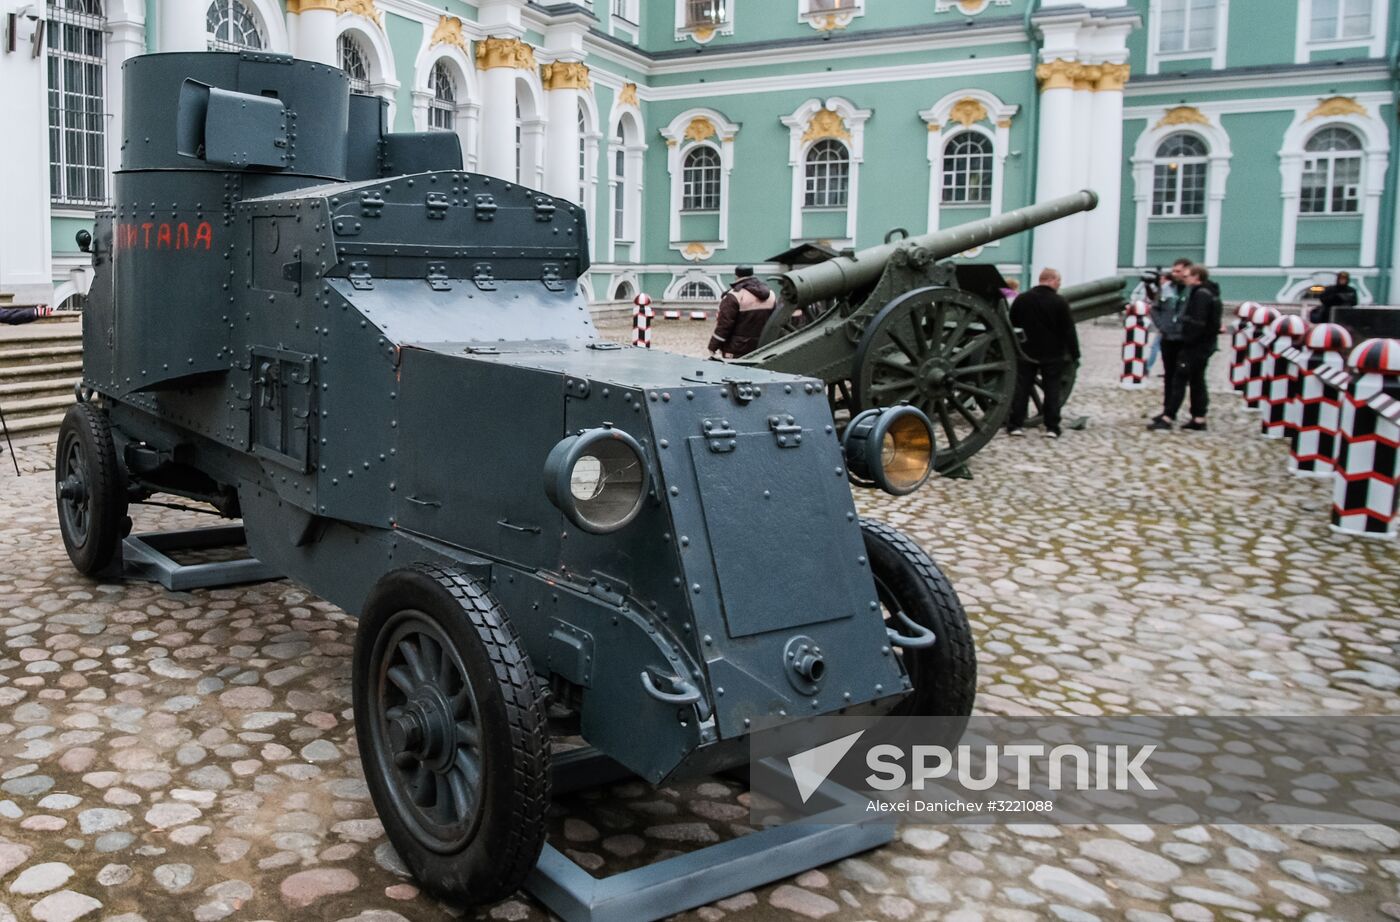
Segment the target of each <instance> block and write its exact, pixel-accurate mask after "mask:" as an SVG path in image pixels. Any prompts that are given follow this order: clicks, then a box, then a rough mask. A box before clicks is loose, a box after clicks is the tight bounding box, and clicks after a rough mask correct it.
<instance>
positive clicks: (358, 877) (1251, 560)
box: [0, 321, 1400, 922]
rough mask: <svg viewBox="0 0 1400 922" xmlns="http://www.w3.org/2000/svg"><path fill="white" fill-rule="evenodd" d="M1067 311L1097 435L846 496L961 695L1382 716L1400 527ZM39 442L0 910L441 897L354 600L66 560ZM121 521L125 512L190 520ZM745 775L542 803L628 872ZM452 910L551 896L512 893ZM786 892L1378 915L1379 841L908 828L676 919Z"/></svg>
mask: <svg viewBox="0 0 1400 922" xmlns="http://www.w3.org/2000/svg"><path fill="white" fill-rule="evenodd" d="M624 326H625V325H624V324H622V323H610V324H608V325H607V326H606V329H607V332H608V333H609V334H610V335H614V336H617V337H619V338H621V337H623V336H624V335H625V330H624ZM707 333H708V330H707V329H705V328H704V325H703V324H699V323H689V322H687V321H671V322H663V323H661V324H659V325H658V326H657V328H656V331H655V341H656V342H657V344H658V346H670V347H674V348H678V349H680V350H688V351H691V352H695V351H697V350H698V349H699V348H700V347H701V346H702V345H703V339H704V337H705V335H707ZM1082 333H1083V335H1084V339H1085V343H1086V354H1087V355H1088V357H1089V366H1088V367H1087V368H1086V369H1085V371H1084V372H1083V374H1082V375H1081V383H1080V386H1079V388H1078V389H1077V390H1076V392H1075V395H1074V399H1073V401H1072V403H1071V406H1070V411H1071V412H1070V414H1069V415H1070V416H1075V415H1079V414H1084V415H1087V416H1088V417H1089V425H1088V427H1087V428H1086V429H1084V430H1083V431H1071V432H1068V433H1067V434H1066V437H1065V438H1064V439H1062V440H1061V441H1060V442H1059V443H1052V442H1049V441H1046V440H1042V439H1040V438H1038V437H1035V436H1034V435H1033V436H1031V437H1029V438H1026V439H1021V440H1011V439H1005V438H999V439H996V440H994V441H993V442H992V443H991V445H990V446H989V447H988V448H987V449H986V450H985V451H984V452H982V453H981V454H980V455H978V456H977V458H976V459H974V461H973V465H972V466H973V472H974V475H975V479H974V480H972V481H956V480H935V481H934V482H932V483H931V484H929V485H928V486H927V487H926V488H924V489H923V490H921V491H920V492H919V493H917V494H915V495H913V496H910V497H904V498H900V499H895V498H890V497H884V496H879V495H866V494H862V495H861V496H860V497H859V504H860V506H861V510H862V512H863V513H865V514H869V515H872V516H876V517H879V518H882V519H884V520H886V521H888V522H890V523H891V524H893V525H896V526H898V527H900V528H902V529H905V530H907V531H908V532H909V533H910V534H911V535H913V536H914V537H915V538H916V539H917V540H918V541H919V542H921V543H922V544H923V545H924V546H925V547H926V548H927V549H928V550H929V551H930V553H931V554H932V555H933V556H934V557H935V558H936V559H937V560H938V561H939V562H940V563H941V564H942V566H943V567H944V569H945V570H946V571H947V573H948V575H949V576H950V578H951V579H952V580H953V582H954V584H955V585H956V586H957V588H958V591H959V593H960V594H961V596H962V598H963V601H964V603H965V605H966V607H967V609H968V612H969V615H970V617H971V618H972V621H973V626H974V631H975V633H976V636H977V640H978V643H979V669H980V684H981V688H980V695H979V698H978V707H979V710H980V712H982V713H985V714H1005V715H1062V714H1071V713H1076V714H1134V713H1147V714H1165V713H1172V714H1197V713H1210V714H1298V715H1325V714H1348V713H1351V714H1395V713H1397V712H1400V697H1398V696H1397V695H1396V694H1395V688H1396V682H1397V679H1400V670H1397V666H1400V660H1397V657H1396V649H1397V644H1400V612H1397V605H1396V599H1397V598H1400V559H1397V558H1398V557H1400V555H1397V551H1396V548H1394V547H1393V546H1387V545H1383V544H1372V543H1360V542H1357V541H1354V540H1347V539H1344V538H1341V537H1338V536H1334V535H1333V534H1331V533H1330V531H1329V530H1328V529H1327V508H1328V501H1329V500H1328V496H1327V493H1326V490H1325V488H1324V487H1322V486H1321V485H1319V484H1317V483H1311V482H1306V481H1298V480H1294V479H1292V478H1289V477H1288V476H1287V475H1286V474H1285V471H1284V461H1283V456H1282V452H1281V451H1279V446H1278V445H1277V444H1269V443H1266V442H1265V441H1263V440H1262V439H1259V438H1256V437H1255V435H1254V432H1253V419H1252V418H1251V417H1245V416H1244V415H1242V414H1240V413H1238V412H1237V411H1236V401H1235V400H1234V399H1233V398H1230V397H1227V396H1225V395H1224V394H1220V395H1219V399H1218V401H1217V406H1216V409H1215V411H1214V412H1213V414H1212V428H1211V431H1209V432H1207V433H1200V434H1192V433H1167V434H1150V433H1148V432H1146V431H1145V430H1144V425H1143V424H1144V422H1145V417H1146V416H1147V414H1148V413H1149V412H1150V411H1151V409H1152V406H1153V402H1154V400H1153V395H1150V394H1146V393H1139V394H1134V393H1125V392H1122V391H1120V390H1119V389H1118V388H1117V387H1116V386H1115V381H1116V377H1115V375H1116V369H1115V359H1116V348H1117V333H1116V331H1115V330H1113V329H1111V328H1107V327H1102V328H1100V327H1088V328H1082ZM1223 366H1224V362H1223V361H1222V358H1220V357H1217V359H1216V369H1215V371H1216V379H1217V386H1218V387H1222V389H1223V386H1222V385H1221V380H1220V379H1221V375H1222V373H1223ZM51 454H52V446H51V445H46V444H33V445H29V446H24V447H21V448H20V458H21V462H22V464H23V466H24V467H25V468H26V470H27V472H28V473H27V474H26V476H24V477H23V478H21V479H18V480H16V479H15V478H14V476H13V473H12V472H11V473H10V474H9V475H8V476H7V475H6V474H5V469H4V468H0V644H2V645H0V792H3V793H0V894H3V904H0V922H8V920H9V919H11V918H18V919H22V920H25V922H28V920H30V919H38V920H41V922H48V920H52V922H57V920H73V919H84V920H97V919H102V920H103V922H146V920H151V922H155V920H160V922H166V920H179V919H191V918H193V919H195V920H196V922H217V920H221V919H225V918H229V919H240V920H243V919H246V920H256V919H286V918H306V919H308V920H310V919H316V920H345V922H352V920H353V922H403V920H407V919H411V920H413V922H446V920H449V919H455V918H459V917H461V915H462V914H461V912H460V911H458V910H452V909H449V908H447V907H444V906H441V905H439V904H438V903H436V902H435V901H433V900H432V899H431V898H430V897H429V896H427V895H426V894H423V893H421V892H420V891H419V889H418V887H417V886H415V885H414V884H412V883H410V882H408V881H406V880H405V878H404V870H403V866H402V863H401V862H400V860H399V858H398V856H397V855H396V854H395V853H394V851H393V849H392V847H390V846H389V844H388V843H387V841H386V840H385V838H384V831H383V827H382V826H381V825H380V823H379V822H378V820H377V818H376V817H375V814H374V809H373V806H372V804H371V803H370V801H369V795H368V791H367V789H366V788H365V785H364V780H363V777H362V774H361V770H360V765H359V760H358V758H357V756H356V748H355V739H354V732H353V715H352V714H351V712H350V701H351V693H350V662H349V651H350V649H351V647H350V645H351V644H352V642H353V637H354V620H353V619H352V618H349V617H347V616H346V615H345V614H344V613H342V612H340V611H339V610H338V609H336V608H334V607H333V606H331V605H328V604H326V603H324V602H322V601H320V600H319V599H316V598H315V597H312V596H310V595H309V594H307V593H306V592H304V591H303V590H301V589H299V588H298V587H296V586H294V585H292V584H290V583H287V582H274V583H267V584H262V585H257V586H250V587H241V588H235V589H223V590H213V591H200V592H190V593H168V592H165V591H163V590H161V589H158V588H156V587H153V586H149V585H143V584H130V585H104V584H94V583H92V582H89V581H87V580H84V579H81V578H79V577H78V576H77V575H76V574H75V573H74V572H73V571H72V569H71V568H70V567H69V565H68V562H67V559H66V556H65V554H64V552H63V548H62V544H61V542H60V541H59V538H58V534H57V530H56V527H55V524H54V514H53V508H52V490H53V488H52V482H51V480H50V479H49V477H50V476H51V475H50V474H49V473H48V471H49V469H50V468H51ZM4 461H5V462H6V463H8V458H6V459H4ZM134 515H135V517H136V527H137V528H138V529H141V530H147V529H155V528H163V527H177V526H181V527H183V526H190V525H197V524H201V522H202V521H203V520H201V519H198V518H196V517H192V516H190V515H188V514H186V513H181V512H175V511H171V510H153V509H140V510H138V511H136V512H135V513H134ZM1240 758H1241V759H1247V758H1248V756H1247V755H1241V756H1240ZM1240 767H1242V763H1241V764H1240V765H1236V769H1238V768H1240ZM1325 784H1326V779H1325V778H1321V777H1318V778H1310V779H1300V780H1299V785H1300V786H1302V787H1307V786H1309V785H1315V786H1317V789H1321V788H1322V787H1323V786H1325ZM741 794H742V792H741V790H740V789H739V788H737V787H736V786H734V785H732V784H728V783H723V782H721V781H719V780H717V779H698V780H695V781H687V782H683V783H675V784H667V785H664V786H662V787H661V788H657V789H652V788H650V787H648V786H646V785H642V784H639V783H637V782H626V783H622V784H617V785H612V786H609V787H607V788H605V789H603V790H601V791H599V792H593V793H590V794H588V795H586V796H585V795H580V796H578V797H575V798H571V799H570V800H569V801H568V802H567V803H566V804H561V806H560V808H559V809H558V810H557V811H556V813H557V816H556V817H555V819H554V826H553V834H552V839H553V841H554V843H555V844H556V845H557V846H558V847H560V848H578V849H582V851H576V852H573V855H574V856H575V858H576V859H577V860H580V861H582V862H586V863H588V864H590V865H591V866H593V867H596V868H597V871H595V873H611V872H614V871H617V870H624V869H628V868H633V867H637V866H639V865H641V864H645V863H647V862H650V861H653V860H655V859H656V858H657V857H658V856H661V855H667V854H673V853H674V852H675V851H676V850H685V849H690V848H694V847H697V846H698V845H703V844H705V843H707V842H712V841H716V840H718V839H721V838H728V837H730V836H731V835H733V834H734V833H735V829H734V825H735V824H742V823H743V820H744V816H745V814H746V808H745V801H744V800H743V799H742V797H741ZM466 915H467V917H470V918H475V919H493V920H494V919H499V920H515V922H534V920H541V919H543V918H545V916H544V914H543V913H542V912H541V910H540V909H539V907H538V906H537V905H536V904H535V903H534V902H533V901H531V900H530V899H528V898H527V897H524V896H517V897H516V898H513V899H510V900H507V901H505V902H503V903H501V904H498V905H497V906H494V907H488V908H483V909H481V910H479V911H476V912H474V913H467V914H466ZM794 916H796V917H800V918H824V919H850V920H867V919H869V920H873V919H895V920H904V919H932V918H941V919H949V920H952V919H992V920H1009V922H1016V920H1022V919H1026V920H1031V919H1046V918H1059V919H1068V920H1081V919H1095V918H1097V919H1103V920H1111V919H1128V920H1132V922H1161V920H1165V919H1169V918H1174V919H1186V920H1189V919H1202V920H1216V919H1234V920H1250V919H1274V918H1291V919H1307V920H1311V922H1324V920H1325V919H1344V920H1362V919H1371V918H1378V917H1390V918H1400V835H1398V834H1396V833H1395V832H1393V831H1392V830H1388V829H1384V828H1381V827H1365V828H1362V827H1346V828H1325V827H1216V826H1194V827H1187V828H1169V827H1151V828H1148V827H1131V826H1119V827H1053V826H1043V825H1029V824H1027V825H1020V826H1004V827H993V828H986V829H981V828H979V829H966V828H951V827H947V828H933V827H924V826H917V827H916V826H911V827H906V828H903V829H901V830H900V833H899V837H898V838H897V840H896V841H895V842H894V843H892V844H891V845H889V846H887V847H885V848H883V849H880V850H877V851H875V852H872V853H869V854H866V855H862V856H859V857H857V858H854V859H850V860H847V861H843V862H839V863H837V864H835V865H833V866H830V867H825V868H822V869H820V870H819V872H817V873H810V874H804V875H801V876H800V877H799V878H798V879H796V880H788V881H780V882H778V883H776V884H774V885H770V886H768V887H764V888H760V889H759V890H757V891H754V892H750V893H744V894H740V895H738V896H735V897H731V898H729V899H726V900H723V901H720V902H719V903H716V904H715V905H713V906H710V907H705V908H704V909H703V910H700V911H695V912H691V913H687V914H686V915H685V917H684V918H685V919H686V922H695V920H704V922H716V920H720V919H726V920H728V919H732V920H776V919H780V918H781V919H786V918H793V917H794Z"/></svg>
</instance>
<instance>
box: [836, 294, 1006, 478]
mask: <svg viewBox="0 0 1400 922" xmlns="http://www.w3.org/2000/svg"><path fill="white" fill-rule="evenodd" d="M852 371H853V377H852V381H851V384H852V387H851V391H850V402H851V404H852V406H851V407H850V408H849V409H850V412H851V414H852V416H854V414H855V413H857V412H859V411H860V410H866V409H871V408H873V407H885V406H893V405H894V404H897V403H900V402H901V401H907V402H908V403H910V404H911V405H913V406H916V407H918V408H919V409H921V410H923V411H924V412H925V413H926V414H928V417H929V419H930V420H931V421H932V422H933V424H934V428H935V430H936V431H938V432H939V433H940V442H939V445H938V453H937V459H936V465H937V469H938V471H939V472H940V473H946V472H949V471H952V470H957V469H958V468H960V467H962V466H963V464H965V463H966V462H967V460H968V459H969V458H971V457H972V456H973V455H975V454H976V453H977V452H978V451H979V450H981V448H982V446H984V445H986V444H987V442H988V441H990V440H991V439H992V437H993V436H994V435H996V433H997V430H998V429H1000V428H1001V427H1002V425H1003V424H1005V422H1006V418H1007V415H1008V414H1009V413H1010V412H1011V398H1012V396H1013V394H1014V390H1015V386H1016V338H1015V334H1014V333H1013V332H1012V329H1011V324H1010V322H1009V321H1008V320H1007V318H1006V317H1005V315H1004V314H1003V313H1002V312H1001V311H999V310H997V309H996V308H995V307H993V306H992V305H990V304H988V303H987V302H985V301H983V300H982V299H981V298H979V297H977V296H976V295H974V294H972V293H970V292H966V291H959V290H957V289H954V288H919V289H916V290H914V291H911V292H908V293H906V294H904V295H901V296H900V297H898V298H895V299H894V300H893V301H891V302H890V303H889V304H887V305H885V306H884V307H883V308H882V309H881V310H880V312H879V313H878V314H876V315H875V317H874V318H873V319H871V321H870V323H869V324H867V325H866V328H865V335H864V336H863V337H862V338H861V341H860V344H859V345H858V346H857V347H856V354H855V362H854V365H853V366H852Z"/></svg>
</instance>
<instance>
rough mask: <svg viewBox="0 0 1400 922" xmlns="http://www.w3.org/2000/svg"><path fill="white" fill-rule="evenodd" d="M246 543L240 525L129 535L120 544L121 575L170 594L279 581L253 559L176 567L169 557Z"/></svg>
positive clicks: (271, 570) (277, 574)
mask: <svg viewBox="0 0 1400 922" xmlns="http://www.w3.org/2000/svg"><path fill="white" fill-rule="evenodd" d="M246 541H247V536H246V535H245V534H244V532H243V526H242V525H218V526H215V527H213V528H189V529H183V530H181V531H160V532H147V533H145V534H140V535H131V536H130V537H128V538H127V539H126V540H125V541H123V542H122V551H121V575H122V577H123V578H125V579H142V580H150V581H151V582H156V583H160V584H161V585H162V586H164V587H165V588H166V589H169V590H170V591H171V592H183V591H185V590H188V589H213V588H217V587H219V586H232V585H234V584H235V583H261V582H266V581H267V580H273V579H281V578H282V574H281V573H278V572H277V571H276V570H274V569H272V568H271V567H269V566H268V565H267V564H265V563H263V562H262V561H261V560H258V559H257V558H254V557H245V558H242V559H240V560H220V561H213V562H210V563H194V564H181V563H177V562H176V561H175V560H173V559H172V558H171V557H170V554H171V553H173V552H177V551H207V550H212V549H214V548H220V547H236V546H238V545H240V544H244V543H246Z"/></svg>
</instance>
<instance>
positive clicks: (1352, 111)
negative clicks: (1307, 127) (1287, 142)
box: [1303, 96, 1371, 122]
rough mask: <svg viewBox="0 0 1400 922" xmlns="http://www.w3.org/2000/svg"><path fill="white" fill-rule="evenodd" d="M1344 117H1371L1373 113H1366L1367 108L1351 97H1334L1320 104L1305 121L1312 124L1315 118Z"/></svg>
mask: <svg viewBox="0 0 1400 922" xmlns="http://www.w3.org/2000/svg"><path fill="white" fill-rule="evenodd" d="M1342 115H1359V116H1361V117H1362V118H1370V117H1371V113H1370V112H1367V111H1366V107H1365V106H1363V105H1361V103H1359V102H1357V101H1356V100H1355V99H1353V98H1351V97H1350V96H1333V97H1331V98H1329V99H1324V100H1322V102H1320V103H1318V104H1317V108H1316V109H1313V110H1312V111H1311V112H1309V113H1308V116H1307V118H1305V119H1303V121H1305V122H1310V121H1312V120H1313V119H1315V118H1337V117H1338V116H1342Z"/></svg>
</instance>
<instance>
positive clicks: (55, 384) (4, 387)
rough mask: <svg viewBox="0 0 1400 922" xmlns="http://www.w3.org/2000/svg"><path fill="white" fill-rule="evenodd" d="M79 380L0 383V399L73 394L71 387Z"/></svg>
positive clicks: (50, 379) (74, 378) (75, 378)
mask: <svg viewBox="0 0 1400 922" xmlns="http://www.w3.org/2000/svg"><path fill="white" fill-rule="evenodd" d="M80 380H81V379H80V378H77V377H70V378H34V379H27V380H24V381H13V382H9V383H6V382H5V381H0V399H6V398H8V399H10V400H14V399H21V400H22V399H24V398H25V397H27V396H28V397H41V396H56V395H59V394H71V393H73V385H75V384H77V383H78V381H80Z"/></svg>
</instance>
